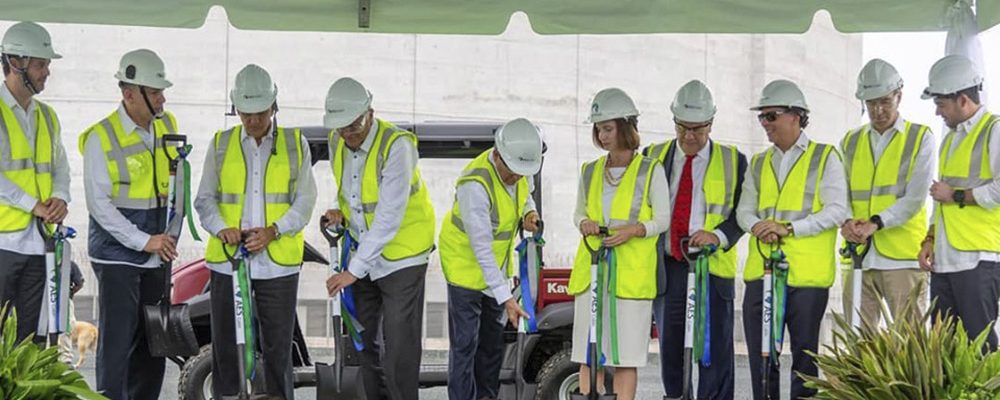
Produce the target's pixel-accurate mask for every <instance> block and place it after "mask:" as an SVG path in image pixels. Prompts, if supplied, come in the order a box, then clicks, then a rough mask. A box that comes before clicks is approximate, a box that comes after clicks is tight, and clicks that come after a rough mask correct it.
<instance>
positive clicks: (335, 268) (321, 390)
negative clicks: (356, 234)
mask: <svg viewBox="0 0 1000 400" xmlns="http://www.w3.org/2000/svg"><path fill="white" fill-rule="evenodd" d="M329 222H330V221H329V220H328V219H327V218H326V217H325V216H324V217H322V218H320V222H319V225H320V232H322V233H323V237H324V238H326V241H327V243H329V244H330V275H333V274H336V273H339V272H340V270H341V266H340V256H341V255H340V238H341V237H343V236H344V227H343V226H341V225H337V226H331V225H330V224H329ZM340 296H341V295H340V294H337V295H334V296H332V297H330V305H329V306H330V311H331V317H332V318H333V335H334V345H333V364H332V365H331V364H326V363H321V362H318V363H316V397H317V398H318V399H335V398H336V396H337V394H339V393H341V380H342V379H343V373H344V346H346V345H347V344H346V343H345V342H344V335H343V332H342V331H343V321H342V317H341V315H342V313H341V309H340V307H341V298H340Z"/></svg>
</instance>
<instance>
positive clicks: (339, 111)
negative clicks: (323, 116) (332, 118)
mask: <svg viewBox="0 0 1000 400" xmlns="http://www.w3.org/2000/svg"><path fill="white" fill-rule="evenodd" d="M326 112H328V113H342V112H344V109H343V108H328V109H327V110H326Z"/></svg>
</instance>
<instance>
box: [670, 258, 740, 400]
mask: <svg viewBox="0 0 1000 400" xmlns="http://www.w3.org/2000/svg"><path fill="white" fill-rule="evenodd" d="M665 264H666V271H664V272H665V274H666V281H665V282H664V283H665V284H666V288H665V289H666V290H665V291H664V293H662V294H660V295H659V296H657V297H656V299H655V300H653V318H654V319H655V320H656V326H657V329H658V330H659V340H660V377H661V378H662V379H663V390H664V392H665V393H666V395H667V397H672V398H676V397H680V396H681V392H682V391H683V383H684V317H685V310H686V309H687V274H688V269H689V266H688V262H687V261H677V260H675V259H674V258H672V257H668V258H667V259H666V260H665ZM709 297H710V300H709V303H710V304H711V305H710V310H709V312H710V315H709V323H710V325H711V340H710V341H709V347H710V349H711V354H712V364H711V365H709V366H708V367H704V366H701V363H700V362H698V361H697V360H695V362H696V363H697V364H698V392H697V398H698V399H726V400H731V399H732V398H733V280H732V279H725V278H719V277H717V276H714V275H712V276H710V277H709ZM695 345H697V344H695ZM692 357H694V352H693V351H692ZM693 389H694V388H693V387H692V390H693ZM693 394H694V392H693V391H692V395H693Z"/></svg>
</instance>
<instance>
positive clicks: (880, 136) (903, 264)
mask: <svg viewBox="0 0 1000 400" xmlns="http://www.w3.org/2000/svg"><path fill="white" fill-rule="evenodd" d="M905 128H906V121H905V120H903V118H902V117H901V116H900V117H898V118H896V123H895V124H893V125H892V126H891V127H889V129H887V130H886V131H885V132H879V131H877V130H875V128H874V127H872V126H871V124H867V125H865V126H864V127H862V129H863V130H868V131H869V132H871V134H870V136H869V141H868V143H869V144H870V146H871V151H872V157H873V158H874V161H875V164H874V165H878V161H879V159H880V158H882V153H884V152H885V149H886V147H888V146H889V143H890V142H892V139H893V138H894V137H895V136H896V135H897V134H899V133H901V132H904V131H903V130H904V129H905ZM935 143H937V141H936V140H934V132H931V130H930V129H927V132H926V133H924V137H923V139H922V140H921V141H920V144H919V146H920V148H919V149H918V150H917V158H916V160H914V162H913V164H912V167H913V175H912V176H911V177H910V182H909V183H907V185H906V188H905V189H904V190H903V196H902V197H900V198H898V199H896V202H895V203H894V204H893V205H892V206H890V207H889V208H887V209H885V210H883V211H882V212H880V213H878V215H879V217H880V218H882V224H883V225H884V228H883V229H886V228H892V227H895V226H900V225H903V224H905V223H906V222H907V221H909V220H910V218H913V216H914V215H916V214H917V213H918V212H920V208H921V207H924V205H925V204H926V201H927V191H928V189H930V187H931V179H932V178H933V176H932V173H933V170H934V167H935V166H936V165H937V146H936V145H935ZM841 151H844V149H843V148H841ZM905 156H907V157H908V156H909V155H905ZM913 257H914V258H916V254H914V255H913ZM861 265H862V266H863V267H864V268H866V269H867V268H871V269H877V270H897V269H914V268H920V266H919V265H918V264H917V261H916V260H915V259H914V260H894V259H891V258H887V257H885V256H883V255H881V254H879V252H878V251H869V252H868V255H866V256H865V259H864V261H863V262H862V263H861Z"/></svg>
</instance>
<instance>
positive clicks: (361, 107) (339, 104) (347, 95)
mask: <svg viewBox="0 0 1000 400" xmlns="http://www.w3.org/2000/svg"><path fill="white" fill-rule="evenodd" d="M371 105H372V94H371V92H369V91H368V89H365V86H364V85H362V84H361V82H358V81H356V80H354V79H353V78H340V79H337V81H336V82H334V83H333V84H332V85H330V90H328V91H327V92H326V114H324V115H323V125H324V126H325V127H327V128H328V129H340V128H343V127H345V126H348V125H350V124H351V123H352V122H354V121H355V120H356V119H358V117H360V116H361V115H362V114H364V113H365V112H366V111H368V109H369V108H370V107H371Z"/></svg>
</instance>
